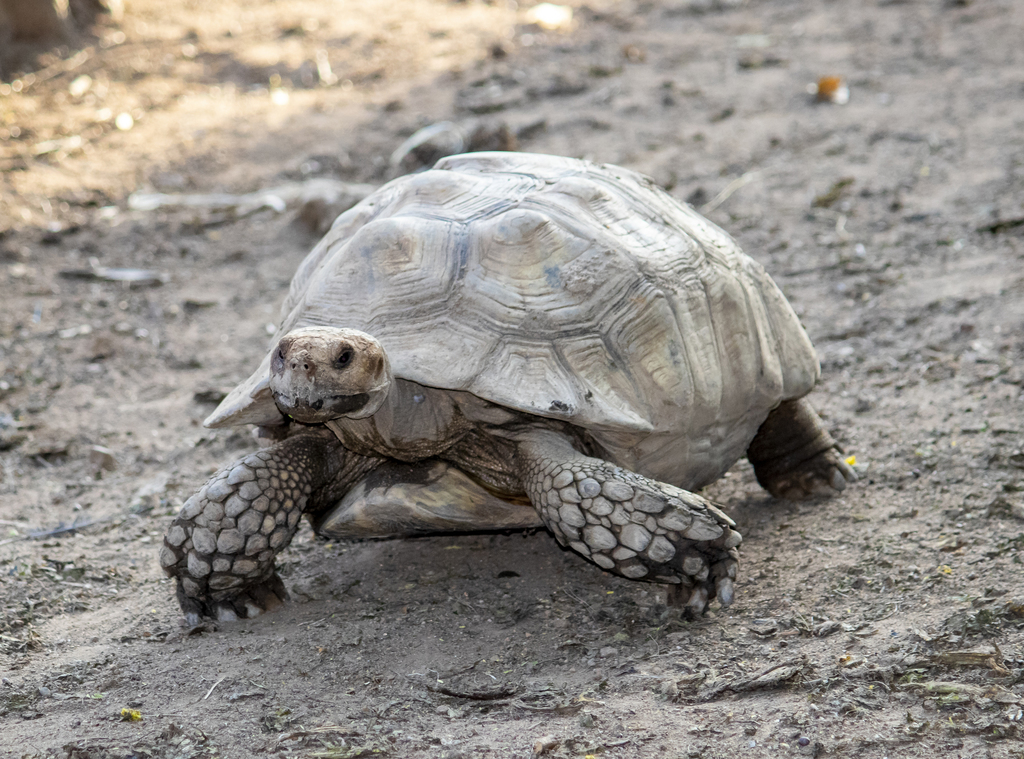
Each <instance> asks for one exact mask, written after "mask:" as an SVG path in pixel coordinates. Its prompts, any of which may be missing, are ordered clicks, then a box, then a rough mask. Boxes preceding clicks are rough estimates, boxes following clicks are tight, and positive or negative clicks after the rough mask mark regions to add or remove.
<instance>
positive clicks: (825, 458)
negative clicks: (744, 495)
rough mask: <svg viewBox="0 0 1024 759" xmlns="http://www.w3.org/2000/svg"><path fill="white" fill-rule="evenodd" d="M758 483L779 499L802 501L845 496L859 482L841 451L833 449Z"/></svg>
mask: <svg viewBox="0 0 1024 759" xmlns="http://www.w3.org/2000/svg"><path fill="white" fill-rule="evenodd" d="M758 480H759V481H760V483H761V485H762V486H763V487H764V488H765V490H767V491H768V492H769V493H771V494H772V495H773V496H775V497H776V498H785V499H786V500H790V501H802V500H805V499H808V498H817V497H820V496H830V495H834V494H836V493H840V492H842V491H843V490H845V489H846V485H847V484H848V483H851V482H856V481H857V473H856V472H855V471H853V467H851V466H850V465H849V464H847V463H846V461H845V460H844V459H843V455H842V454H841V453H840V452H839V451H838V450H837V449H835V448H830V449H829V450H827V451H822V452H821V453H819V454H816V455H815V456H812V457H811V458H810V459H808V460H807V461H803V462H801V463H799V464H797V465H796V466H794V467H793V468H792V469H789V470H787V471H784V472H778V473H774V474H773V475H772V476H765V477H764V478H762V477H760V476H759V477H758Z"/></svg>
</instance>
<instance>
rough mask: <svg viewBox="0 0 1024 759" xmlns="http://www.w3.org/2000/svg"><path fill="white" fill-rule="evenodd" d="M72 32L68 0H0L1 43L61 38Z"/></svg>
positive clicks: (58, 39) (68, 35) (65, 37)
mask: <svg viewBox="0 0 1024 759" xmlns="http://www.w3.org/2000/svg"><path fill="white" fill-rule="evenodd" d="M72 36H73V27H72V19H71V14H70V13H69V12H68V0H0V44H4V43H6V42H7V41H8V40H9V41H12V42H23V41H24V42H27V41H39V42H44V41H52V42H64V41H67V40H70V39H71V37H72Z"/></svg>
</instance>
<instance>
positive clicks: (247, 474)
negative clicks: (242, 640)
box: [160, 436, 320, 619]
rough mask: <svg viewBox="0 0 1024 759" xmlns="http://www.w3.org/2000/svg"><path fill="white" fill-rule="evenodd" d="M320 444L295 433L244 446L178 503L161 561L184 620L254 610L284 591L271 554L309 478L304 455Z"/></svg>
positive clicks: (282, 540)
mask: <svg viewBox="0 0 1024 759" xmlns="http://www.w3.org/2000/svg"><path fill="white" fill-rule="evenodd" d="M319 444H320V438H314V437H308V438H307V437H305V436H302V437H296V438H290V439H288V440H286V441H284V442H282V443H278V444H277V445H276V446H273V447H271V448H264V449H263V450H260V451H256V452H255V453H251V454H249V455H248V456H246V457H245V458H243V459H242V460H241V461H238V462H236V463H234V464H232V465H231V466H228V467H225V468H224V469H222V470H221V471H220V472H218V473H217V474H215V475H214V476H213V477H212V478H210V480H209V481H208V482H207V483H206V484H205V485H204V486H203V487H202V488H201V489H200V490H199V492H197V493H196V494H195V495H193V496H192V497H191V498H189V499H188V500H187V501H186V502H185V505H184V506H182V509H181V511H180V512H179V513H178V516H177V518H176V519H175V520H174V522H172V523H171V527H170V529H169V530H168V531H167V534H166V535H165V536H164V544H163V547H162V548H161V549H160V564H161V566H162V567H163V570H164V572H165V573H166V574H167V575H168V576H170V577H174V578H175V579H176V580H177V588H178V601H179V602H180V603H181V608H182V610H183V611H184V612H185V614H186V615H187V616H189V618H190V619H191V618H192V617H194V616H195V615H205V616H210V617H213V618H215V619H229V618H232V617H231V616H230V614H234V618H244V617H250V616H255V614H258V613H259V612H260V611H264V610H266V609H267V608H269V607H268V604H269V605H270V606H273V605H275V604H274V600H275V599H277V600H280V599H283V598H284V597H285V593H284V586H282V585H281V581H280V580H275V579H274V578H275V577H276V576H275V575H274V557H275V556H276V555H277V554H278V553H280V552H281V551H283V550H284V549H285V547H286V546H287V545H288V544H289V543H290V542H291V539H292V536H293V535H294V534H295V532H296V530H297V528H298V525H299V520H300V519H301V517H302V513H303V511H304V509H305V507H306V503H307V500H308V498H309V494H310V491H311V489H312V487H313V485H314V484H315V483H314V481H313V478H312V477H311V476H310V473H309V469H310V466H309V462H310V460H312V459H315V458H316V456H315V454H316V453H317V451H318V448H317V446H318V445H319ZM261 588H266V589H267V591H268V592H264V591H263V590H261ZM268 593H269V594H268Z"/></svg>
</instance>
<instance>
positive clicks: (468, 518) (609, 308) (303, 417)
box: [160, 153, 855, 623]
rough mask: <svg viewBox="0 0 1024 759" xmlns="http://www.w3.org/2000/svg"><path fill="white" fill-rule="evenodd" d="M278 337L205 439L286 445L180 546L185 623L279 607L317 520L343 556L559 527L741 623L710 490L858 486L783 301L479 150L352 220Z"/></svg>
mask: <svg viewBox="0 0 1024 759" xmlns="http://www.w3.org/2000/svg"><path fill="white" fill-rule="evenodd" d="M282 315H283V316H282V321H281V326H280V329H279V330H278V333H277V336H276V338H275V344H274V347H273V348H272V350H271V351H270V353H269V354H268V355H267V356H266V357H265V358H264V360H263V362H262V364H261V365H260V367H259V368H258V369H257V370H256V371H255V372H254V373H253V374H252V376H251V377H250V378H249V379H248V380H246V381H245V382H243V383H242V384H240V385H239V386H238V387H237V388H235V390H234V391H232V392H231V393H230V394H229V395H228V396H227V398H225V399H224V401H223V403H221V405H220V406H219V407H218V408H217V410H216V411H215V412H214V413H213V414H212V415H211V416H210V417H209V418H208V419H207V420H206V424H207V426H209V427H223V426H227V425H238V424H253V425H257V426H258V427H260V428H261V432H262V435H263V437H264V438H267V439H271V440H276V441H277V442H275V443H273V444H272V445H269V446H268V447H266V448H263V449H261V450H258V451H256V452H254V453H251V454H249V455H248V456H246V457H245V458H243V459H242V460H240V461H238V462H235V463H233V464H231V465H229V466H227V467H226V468H224V469H223V470H221V471H220V472H218V473H217V474H216V475H214V476H213V478H212V479H210V481H209V482H207V483H206V484H205V485H204V486H203V487H202V488H201V489H200V490H199V491H198V492H197V493H196V494H195V495H193V496H192V497H191V498H190V499H189V500H188V501H187V502H186V503H185V505H184V507H183V508H182V510H181V513H180V514H179V515H178V517H177V518H176V519H175V520H174V522H173V524H172V525H171V527H170V529H169V530H168V532H167V535H166V537H165V538H164V544H163V548H162V549H161V553H160V561H161V564H162V566H163V568H164V570H165V571H166V572H167V574H168V575H170V576H171V577H174V578H175V579H176V581H177V592H178V599H179V601H180V603H181V606H182V609H183V610H184V612H185V614H186V618H187V620H188V621H189V622H191V623H197V622H198V621H199V619H200V617H202V616H210V617H213V618H217V619H235V618H240V617H251V616H254V615H256V614H259V613H260V612H262V611H266V610H268V609H271V608H273V607H274V606H277V605H279V604H280V603H281V602H282V601H284V600H285V598H286V593H285V589H284V586H283V584H282V582H281V580H280V579H279V578H278V576H277V574H276V573H275V570H274V557H275V556H276V555H277V554H278V553H279V552H280V551H282V550H283V549H284V548H285V547H286V546H287V545H288V543H289V541H290V540H291V538H292V536H293V535H294V534H295V531H296V529H297V528H298V525H299V522H300V520H301V518H302V516H303V515H305V516H306V517H307V518H308V519H309V521H310V522H311V524H312V526H313V528H314V529H315V530H316V531H317V532H318V533H320V534H321V535H324V536H328V537H330V538H334V539H342V538H361V537H384V536H399V535H413V534H422V533H428V532H452V531H475V530H502V529H516V528H526V527H535V526H540V525H543V526H544V527H546V528H547V529H548V530H549V531H550V532H551V533H552V534H553V535H554V536H555V538H556V539H557V540H558V542H559V543H561V544H562V545H563V546H566V547H567V548H569V549H571V550H573V551H575V552H576V553H578V554H580V555H582V556H584V557H585V558H587V559H589V560H590V561H591V562H593V563H594V564H596V565H597V566H599V567H600V568H602V569H604V570H607V571H609V572H615V573H617V574H620V575H622V576H624V577H628V578H631V579H635V580H646V581H650V582H657V583H666V584H671V585H674V586H676V588H677V592H676V593H675V594H674V595H675V597H677V598H682V599H683V600H684V601H685V602H686V603H687V604H688V605H689V606H690V607H692V608H693V609H694V610H695V611H697V612H702V611H703V610H704V609H705V608H706V606H707V604H708V603H709V601H710V599H713V598H716V597H717V599H718V601H719V602H720V603H722V604H723V605H724V604H728V603H730V602H731V601H732V598H733V580H734V578H735V577H736V565H737V564H736V563H737V557H738V552H737V549H738V547H739V545H740V542H741V540H742V538H741V537H740V534H739V533H738V532H737V531H736V530H735V529H734V527H735V524H734V523H733V521H732V520H731V519H730V518H729V517H728V516H726V515H725V514H724V513H723V512H722V511H721V510H719V509H718V508H716V507H715V506H714V505H713V504H711V503H710V502H708V501H707V500H706V499H705V498H703V497H701V496H700V495H698V494H697V493H696V492H694V491H696V490H699V489H700V488H702V487H703V486H705V485H707V484H708V483H710V482H712V481H714V480H715V479H717V478H718V477H720V476H722V474H724V473H725V471H726V470H727V469H728V468H729V467H730V466H731V465H732V464H733V463H734V462H735V461H736V460H737V459H738V458H740V457H741V456H743V455H747V456H748V458H749V459H750V460H751V462H752V463H753V465H754V469H755V472H756V474H757V477H758V480H759V482H760V483H761V484H762V485H763V486H764V487H765V488H767V489H768V491H769V492H771V493H772V494H774V495H777V496H780V497H786V498H802V497H809V496H816V495H820V494H824V493H831V492H835V491H837V490H842V489H843V488H844V487H845V485H846V483H847V482H849V481H852V480H854V479H855V475H854V473H853V471H852V470H851V469H850V467H849V466H847V465H846V463H845V462H844V461H843V459H842V457H841V456H840V455H839V452H838V450H837V448H836V445H835V442H834V441H833V440H832V438H831V437H830V436H829V434H828V432H827V431H826V430H825V428H824V426H823V425H822V423H821V421H820V419H819V418H818V416H817V415H816V414H815V413H814V411H813V410H812V409H811V407H810V406H809V405H808V403H807V402H806V400H804V396H805V395H806V394H807V393H808V392H810V390H811V388H812V387H813V386H814V383H815V381H816V380H817V378H818V373H819V368H818V362H817V359H816V357H815V353H814V349H813V348H812V346H811V343H810V341H809V340H808V338H807V335H806V334H805V333H804V331H803V329H802V328H801V326H800V324H799V321H798V319H797V317H796V315H795V314H794V313H793V310H792V308H791V307H790V306H789V304H788V303H787V302H786V300H785V298H784V297H783V295H782V293H781V292H780V291H779V289H778V288H777V287H776V285H775V284H774V283H773V282H772V281H771V279H769V277H768V276H767V274H766V273H765V272H764V270H763V269H762V268H761V266H760V265H759V264H757V263H756V262H755V261H753V260H752V259H751V258H749V257H747V256H746V255H744V254H743V253H742V252H741V251H740V250H739V248H738V247H737V245H736V244H735V242H733V240H732V239H731V238H730V237H729V236H728V235H726V234H725V233H724V232H723V231H722V230H720V229H719V228H718V227H716V226H715V225H714V224H712V223H710V222H709V221H707V220H706V219H704V218H702V217H701V216H700V215H699V214H697V213H695V212H694V211H693V210H692V209H690V208H689V207H687V206H685V205H682V204H680V203H679V202H677V201H676V200H674V199H673V198H671V197H670V196H669V195H667V194H666V193H664V192H662V191H661V190H659V189H658V188H657V187H655V186H654V185H653V184H652V183H651V181H650V180H648V179H646V178H645V177H642V176H640V175H638V174H635V173H633V172H631V171H628V170H626V169H621V168H618V167H615V166H601V165H596V164H593V163H588V162H585V161H579V160H574V159H569V158H558V157H553V156H543V155H528V154H523V153H474V154H470V155H462V156H453V157H450V158H446V159H444V160H442V161H440V162H439V163H438V164H437V165H436V166H435V167H434V169H432V170H430V171H426V172H423V173H420V174H415V175H411V176H406V177H402V178H400V179H396V180H395V181H393V182H390V183H389V184H387V185H385V186H383V187H382V188H380V189H379V190H378V191H377V192H375V193H374V194H373V195H371V196H369V197H368V198H367V199H366V200H364V201H363V202H362V203H360V204H359V205H357V206H355V207H354V208H352V209H351V210H349V211H347V212H346V213H344V214H342V215H341V216H340V217H338V219H337V220H336V221H335V223H334V225H333V227H332V228H331V230H330V232H329V233H328V234H327V236H326V237H324V239H323V240H322V241H321V242H320V243H319V244H318V245H317V246H316V248H315V249H314V250H313V251H312V252H311V253H310V254H309V256H308V257H307V258H306V259H305V261H303V263H302V264H301V266H300V267H299V269H298V272H297V273H296V274H295V278H294V279H293V280H292V284H291V289H290V291H289V293H288V296H287V297H286V299H285V301H284V304H283V306H282Z"/></svg>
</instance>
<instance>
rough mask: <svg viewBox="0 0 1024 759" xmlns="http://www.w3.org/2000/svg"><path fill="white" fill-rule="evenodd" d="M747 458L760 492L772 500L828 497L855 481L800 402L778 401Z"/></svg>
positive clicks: (811, 412)
mask: <svg viewBox="0 0 1024 759" xmlns="http://www.w3.org/2000/svg"><path fill="white" fill-rule="evenodd" d="M747 458H748V459H750V463H751V464H753V465H754V474H756V475H757V481H758V482H759V483H761V487H763V488H764V489H765V490H767V491H768V492H769V493H771V494H772V495H773V496H775V497H776V498H786V499H789V500H803V499H805V498H815V497H817V496H826V495H834V494H835V493H837V492H840V491H842V490H844V489H845V488H846V485H847V483H850V482H856V481H857V473H856V472H854V471H853V468H852V467H851V466H850V465H849V464H847V463H846V461H844V460H843V456H842V452H841V451H840V450H839V447H838V445H836V441H835V440H833V439H832V436H831V435H830V434H829V433H828V430H827V429H825V425H824V424H823V423H822V421H821V418H820V417H819V416H818V415H817V413H815V411H814V409H813V408H811V404H810V403H808V402H807V400H806V399H804V398H800V399H798V400H795V401H784V402H783V403H780V404H779V406H778V407H777V408H775V409H774V410H773V411H772V412H771V413H770V414H768V418H767V419H765V421H764V423H763V424H762V425H761V428H760V429H759V430H758V431H757V435H756V436H755V437H754V439H753V441H751V443H750V447H749V448H748V449H747Z"/></svg>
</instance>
